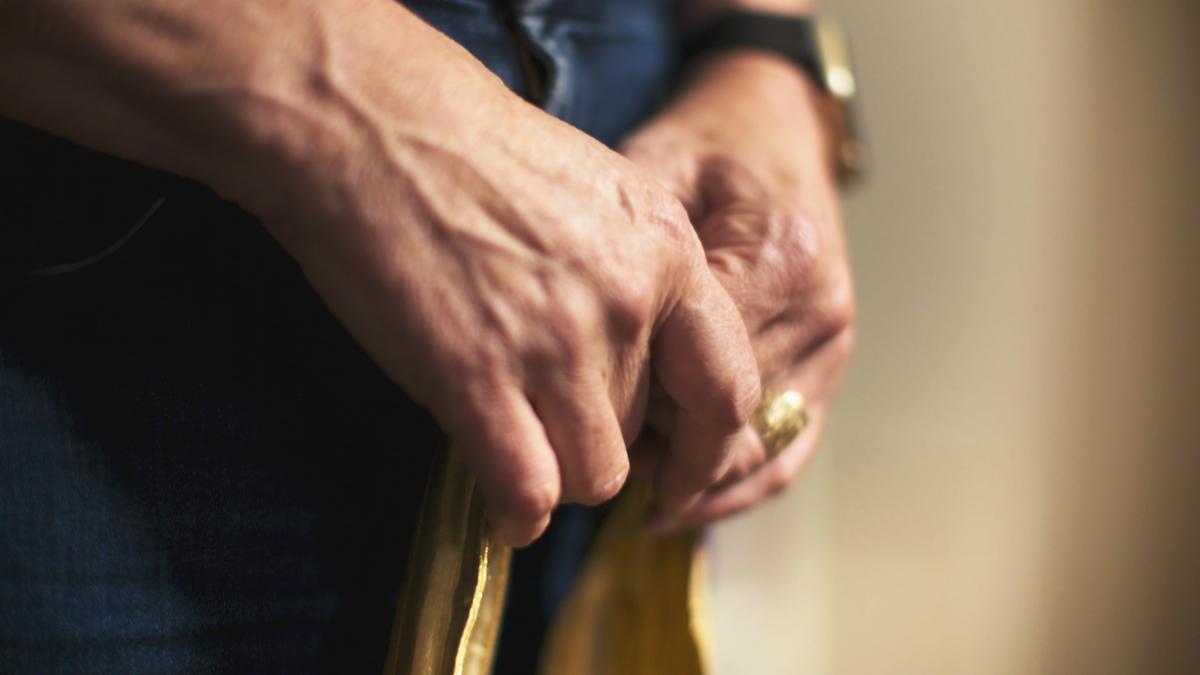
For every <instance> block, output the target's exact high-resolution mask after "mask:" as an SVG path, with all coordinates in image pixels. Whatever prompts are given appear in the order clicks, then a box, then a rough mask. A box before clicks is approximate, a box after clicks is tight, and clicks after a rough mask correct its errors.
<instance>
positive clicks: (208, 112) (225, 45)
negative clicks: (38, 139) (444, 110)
mask: <svg viewBox="0 0 1200 675" xmlns="http://www.w3.org/2000/svg"><path fill="white" fill-rule="evenodd" d="M449 43H450V41H449V40H447V39H446V38H444V37H443V36H441V35H440V34H439V33H437V32H436V31H434V30H433V29H432V28H429V27H428V26H426V25H425V24H424V23H423V22H421V21H420V20H419V19H417V18H416V17H415V16H413V15H412V14H411V13H409V12H408V11H407V10H405V9H403V8H402V7H400V6H398V5H396V4H394V3H392V2H388V1H387V0H329V1H326V2H320V3H312V2H305V1H303V0H273V1H270V2H260V3H247V2H243V1H242V0H207V1H206V2H202V3H196V2H187V1H186V0H113V1H108V2H96V1H95V0H56V1H53V2H48V1H46V0H7V1H5V0H0V115H4V116H8V117H11V118H14V119H17V120H20V121H23V122H25V123H27V124H30V125H31V126H35V127H38V128H41V129H44V130H46V131H50V132H52V133H55V134H58V135H62V136H64V137H67V138H71V139H73V140H75V141H77V142H80V143H82V144H84V145H88V146H90V147H95V148H98V149H100V150H103V151H106V152H109V153H111V154H115V155H118V156H121V157H125V158H129V159H133V160H136V161H139V162H142V163H145V164H147V165H150V166H154V167H156V168H161V169H165V170H168V171H171V172H175V173H178V174H181V175H184V176H188V177H191V178H195V179H197V180H200V181H202V182H205V183H208V184H210V185H212V186H213V187H215V188H217V189H218V190H219V191H221V192H222V193H224V194H225V195H226V196H228V197H230V198H232V199H235V200H237V201H239V202H242V203H243V205H245V206H248V207H261V208H262V209H268V210H269V209H271V208H273V204H272V203H271V200H272V197H271V196H270V195H271V193H272V192H277V191H278V190H279V189H280V187H281V186H280V185H279V184H272V182H271V181H272V180H276V179H278V180H282V179H284V178H286V177H289V176H292V175H293V174H295V173H297V172H302V171H303V166H304V165H305V164H307V163H312V162H317V161H331V160H332V161H337V160H338V156H339V155H346V154H347V153H348V152H349V150H350V149H352V148H353V147H354V146H355V145H356V144H362V143H367V142H377V143H387V142H389V139H388V138H380V137H379V135H380V134H382V133H385V132H383V131H382V129H383V128H384V127H383V125H381V124H379V121H380V119H381V117H382V116H383V115H382V113H381V111H383V110H385V109H386V111H387V115H388V117H389V118H392V119H394V120H395V121H396V123H397V126H399V127H401V128H402V126H403V122H404V120H405V119H409V120H414V119H417V118H419V117H420V116H421V115H422V114H424V113H426V112H427V111H426V110H424V109H426V108H429V107H432V106H437V105H439V104H440V103H444V101H443V100H441V99H444V97H445V96H447V95H450V94H449V93H447V89H446V88H445V87H438V86H436V85H437V84H438V82H437V81H436V78H437V76H436V75H435V73H440V74H442V75H446V74H447V70H451V71H455V73H454V75H455V77H454V78H449V79H450V80H451V81H455V82H459V83H462V82H463V81H464V80H462V79H461V78H466V81H467V82H470V81H471V79H472V78H475V79H478V80H480V81H485V80H487V79H490V76H489V75H487V74H486V71H485V70H484V69H483V68H482V67H479V66H478V64H477V63H475V62H474V61H473V60H471V59H470V58H469V57H468V56H466V55H465V52H461V50H457V51H456V50H454V49H453V48H452V46H448V44H449ZM448 54H449V56H450V57H455V58H448V57H447V55H448ZM388 83H391V84H388ZM396 83H399V86H397V84H396ZM394 131H395V130H389V132H388V133H391V132H394ZM372 136H374V137H373V138H372ZM343 159H344V157H343Z"/></svg>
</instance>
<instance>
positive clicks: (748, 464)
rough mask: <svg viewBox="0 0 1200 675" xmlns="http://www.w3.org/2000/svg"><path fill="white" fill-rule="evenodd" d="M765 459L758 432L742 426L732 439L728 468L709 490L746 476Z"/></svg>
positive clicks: (763, 447)
mask: <svg viewBox="0 0 1200 675" xmlns="http://www.w3.org/2000/svg"><path fill="white" fill-rule="evenodd" d="M767 459H768V458H767V448H766V446H764V445H763V442H762V439H761V438H759V436H758V432H757V431H755V430H754V429H753V428H752V427H750V426H749V425H747V426H744V427H742V430H741V431H740V432H738V436H737V439H735V440H734V445H733V460H732V461H730V463H729V470H728V471H726V472H725V475H724V476H723V477H722V478H721V482H720V483H718V484H717V485H715V486H713V487H712V488H710V489H709V492H711V491H712V490H719V489H720V488H722V487H724V486H727V485H732V484H733V483H736V482H738V481H740V480H742V479H744V478H746V476H749V475H750V474H752V473H754V472H755V471H756V470H757V469H758V467H760V466H762V464H763V463H764V462H766V461H767Z"/></svg>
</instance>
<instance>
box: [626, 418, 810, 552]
mask: <svg viewBox="0 0 1200 675" xmlns="http://www.w3.org/2000/svg"><path fill="white" fill-rule="evenodd" d="M826 410H827V409H826V408H825V407H823V406H822V407H819V408H816V409H814V410H812V411H810V421H809V426H808V428H806V429H805V430H804V431H803V432H802V433H801V434H800V436H798V437H797V438H796V440H795V441H793V442H792V444H791V445H789V446H788V447H787V448H785V449H784V450H783V452H781V453H780V454H779V455H778V456H776V457H775V458H773V459H771V460H769V461H767V462H765V463H763V464H761V465H759V466H758V467H757V468H756V469H755V470H754V471H753V472H751V473H750V474H749V475H747V476H746V477H745V478H744V479H742V480H740V481H736V482H734V483H731V484H728V485H724V486H721V487H719V488H715V489H713V490H711V491H709V492H707V493H706V494H705V495H704V496H703V497H701V498H700V499H699V500H697V501H696V503H695V504H693V505H692V506H690V507H689V508H688V509H687V510H686V511H684V512H683V513H681V514H679V515H678V516H674V517H669V516H657V517H655V518H653V519H652V520H651V521H650V523H649V526H650V528H651V529H652V530H654V531H656V532H675V531H680V530H687V529H693V528H696V527H700V526H702V525H707V524H709V523H713V522H716V521H718V520H721V519H723V518H728V517H730V516H732V515H735V514H737V513H741V512H743V511H745V510H747V509H749V508H751V507H753V506H756V505H758V504H761V503H762V502H763V501H765V500H767V499H769V498H770V497H772V496H774V495H777V494H779V493H780V492H782V491H783V490H784V489H785V488H786V487H787V486H788V485H790V484H791V483H792V481H794V480H795V478H796V476H798V475H799V474H800V471H801V470H802V469H803V468H804V466H805V465H806V464H807V463H808V461H809V460H810V459H811V458H812V456H813V454H814V452H815V451H816V448H817V444H818V441H819V440H820V437H821V429H822V428H823V426H824V423H825V418H826V415H825V412H826Z"/></svg>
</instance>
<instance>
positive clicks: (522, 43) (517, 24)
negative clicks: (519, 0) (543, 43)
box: [491, 0, 549, 108]
mask: <svg viewBox="0 0 1200 675" xmlns="http://www.w3.org/2000/svg"><path fill="white" fill-rule="evenodd" d="M491 3H492V9H493V11H495V13H496V16H497V18H499V19H500V22H501V23H503V24H504V27H505V28H506V29H507V30H508V34H509V36H510V37H512V41H513V48H514V49H516V51H517V62H518V64H519V65H520V67H521V79H522V80H523V81H524V83H525V91H526V96H525V100H527V101H529V102H530V103H532V104H534V105H536V106H538V107H539V108H540V107H542V104H543V103H545V100H546V90H547V89H548V88H549V87H548V86H547V85H548V80H549V68H548V66H547V63H546V58H545V56H544V55H543V54H542V52H541V50H540V49H539V48H538V46H537V45H536V44H534V42H533V40H532V39H531V38H530V37H529V33H528V32H527V31H526V30H525V27H524V26H522V25H521V21H520V19H521V17H520V15H519V13H518V12H517V10H516V9H514V8H513V4H514V0H491Z"/></svg>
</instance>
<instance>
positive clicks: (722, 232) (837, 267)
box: [622, 53, 853, 530]
mask: <svg viewBox="0 0 1200 675" xmlns="http://www.w3.org/2000/svg"><path fill="white" fill-rule="evenodd" d="M823 105H827V102H824V101H823V99H821V98H820V96H819V95H818V93H817V92H816V91H815V89H814V88H813V87H812V85H811V84H810V83H809V82H808V81H807V80H806V79H805V78H804V77H803V76H802V75H801V74H800V73H799V71H797V70H796V69H795V68H794V67H793V66H792V65H791V64H788V63H786V62H784V61H782V60H779V59H777V58H776V57H773V56H769V55H759V54H753V53H736V54H729V55H723V56H720V57H718V58H716V59H714V60H712V61H710V62H708V63H707V64H704V65H703V66H702V69H701V70H700V71H699V72H697V73H695V74H694V77H693V79H692V80H691V81H690V84H689V85H688V86H687V87H686V88H685V89H684V90H683V92H682V93H681V95H680V96H679V97H678V98H677V99H676V100H675V101H673V102H672V104H671V105H670V106H669V107H668V108H667V109H666V110H665V111H664V112H663V113H661V114H660V115H659V116H657V117H656V118H655V119H653V120H651V121H650V122H649V123H648V124H647V125H646V126H645V127H643V128H642V129H640V130H639V131H638V132H637V133H635V134H634V135H633V136H631V137H630V138H629V139H628V140H627V141H626V142H625V143H624V145H623V147H622V151H623V152H624V153H625V154H626V156H628V157H630V158H631V159H633V160H634V162H636V163H638V164H640V165H641V166H644V167H646V168H648V169H650V170H651V172H652V174H653V175H654V176H655V178H657V179H658V180H659V181H660V182H661V183H662V184H663V185H664V186H666V187H667V188H668V189H670V190H671V191H672V192H674V193H675V195H676V196H677V197H679V198H680V200H681V201H682V202H683V204H684V205H685V207H686V208H687V210H688V213H689V215H690V216H691V217H692V220H693V222H694V223H695V226H696V229H697V232H698V233H699V235H700V239H701V241H702V242H703V244H704V248H705V251H706V253H707V255H708V262H709V266H710V268H711V269H712V270H713V273H714V274H715V275H716V276H717V278H718V279H719V280H720V282H721V284H722V285H723V286H724V287H725V289H726V290H727V291H728V292H729V294H730V295H731V296H732V297H733V299H734V302H735V303H736V304H737V306H738V309H739V310H740V312H741V314H742V318H743V320H744V321H745V323H746V327H747V330H748V331H749V333H750V336H751V340H752V342H753V344H754V351H755V355H756V357H757V359H758V365H759V370H760V372H761V374H762V377H763V385H764V386H763V389H764V391H768V392H769V391H781V390H784V389H796V390H798V391H800V392H801V393H802V394H804V396H805V398H806V399H807V401H808V413H809V425H808V428H807V429H806V430H805V431H804V432H802V433H801V434H800V436H799V437H798V438H797V439H796V440H795V441H794V442H793V443H792V444H791V445H790V446H789V447H788V448H786V449H785V450H783V452H781V453H780V454H779V455H778V456H777V457H775V458H773V459H770V460H768V459H767V457H766V452H765V449H764V448H763V445H762V443H761V441H760V440H759V438H758V436H757V434H756V433H755V432H754V431H753V430H752V429H750V428H745V429H743V431H742V432H741V434H740V435H739V438H738V440H737V442H736V446H737V449H736V457H735V460H734V462H733V464H732V466H731V469H730V472H729V474H728V475H727V476H726V477H725V479H724V480H723V481H722V482H721V483H720V484H719V485H717V486H714V487H713V488H710V489H709V490H707V491H706V492H705V495H704V497H703V498H702V499H701V500H699V501H698V502H697V503H696V504H694V505H692V506H691V507H690V508H689V509H688V510H687V511H686V512H685V513H683V514H682V515H678V516H676V515H673V514H662V513H660V514H658V517H657V518H656V519H655V522H654V524H655V525H656V526H657V527H658V528H660V529H664V530H672V529H678V528H685V527H694V526H697V525H700V524H704V523H707V522H711V521H714V520H717V519H719V518H722V517H724V516H727V515H730V514H732V513H735V512H738V511H741V510H743V509H746V508H748V507H751V506H753V505H755V504H757V503H759V502H760V501H762V500H763V499H764V498H766V497H767V496H769V495H772V494H774V493H776V492H778V491H780V490H782V489H783V488H784V487H786V486H787V485H788V484H789V483H790V482H791V481H792V480H793V479H794V478H795V477H796V475H797V474H798V473H799V471H800V469H801V468H802V466H803V465H804V464H805V462H806V461H807V460H808V458H809V457H810V455H811V454H812V452H813V450H814V448H815V447H816V444H817V440H818V438H819V435H820V432H821V428H822V426H823V424H824V422H825V418H826V414H827V411H828V407H829V403H830V399H831V397H832V396H833V394H834V390H835V389H836V388H837V385H838V382H839V380H840V377H841V374H842V371H843V368H844V366H845V363H846V360H847V358H848V356H849V354H850V350H851V342H852V329H851V327H852V321H853V299H852V290H851V279H850V271H849V265H848V262H847V255H846V247H845V241H844V237H843V232H842V227H841V217H840V213H839V207H838V197H837V189H836V182H835V179H834V170H833V163H832V160H831V157H832V150H831V147H830V136H831V133H830V131H829V129H828V128H827V126H826V125H825V123H824V122H823V119H828V118H824V117H823V115H825V114H828V111H827V110H825V109H823V108H822V106H823ZM666 403H667V404H665V405H664V401H663V400H658V399H657V397H655V400H652V403H651V413H650V414H651V423H650V426H651V428H652V430H651V431H649V432H647V433H645V434H644V437H643V440H642V441H640V442H639V445H638V446H637V447H635V453H634V468H635V472H636V471H652V470H653V467H654V466H655V465H656V463H657V462H658V461H659V460H660V457H661V456H662V452H663V451H662V441H661V438H660V437H658V435H657V434H656V433H654V431H653V430H654V429H657V430H658V431H665V430H668V429H669V428H671V426H672V424H673V421H672V419H671V410H670V408H671V406H670V405H669V402H666Z"/></svg>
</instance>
